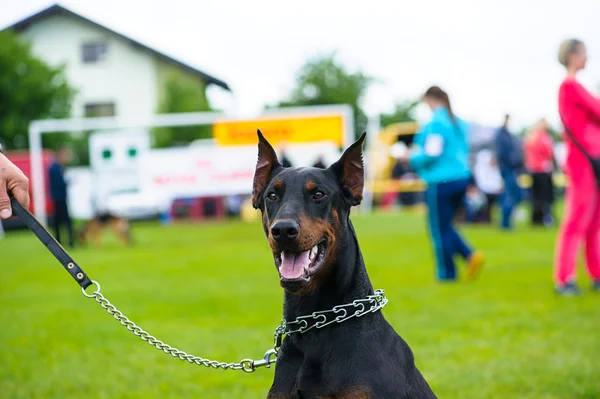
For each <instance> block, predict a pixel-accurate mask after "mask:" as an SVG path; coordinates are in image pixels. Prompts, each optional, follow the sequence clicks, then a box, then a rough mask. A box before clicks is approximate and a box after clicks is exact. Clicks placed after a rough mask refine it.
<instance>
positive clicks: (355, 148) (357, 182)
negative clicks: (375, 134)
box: [329, 132, 367, 206]
mask: <svg viewBox="0 0 600 399" xmlns="http://www.w3.org/2000/svg"><path fill="white" fill-rule="evenodd" d="M366 136H367V133H366V132H365V133H363V134H361V135H360V137H359V139H358V140H356V142H354V143H353V144H352V145H351V146H350V147H348V149H346V151H344V153H343V154H342V156H341V158H340V159H339V160H338V161H337V162H335V163H334V164H333V165H331V166H330V167H329V168H330V169H331V170H333V172H334V173H335V175H336V176H337V178H338V181H339V182H340V186H341V187H342V195H343V197H344V199H345V200H346V201H348V203H349V204H350V206H354V205H358V204H360V202H361V201H362V198H363V188H364V185H365V170H364V166H363V157H362V146H363V142H364V141H365V137H366Z"/></svg>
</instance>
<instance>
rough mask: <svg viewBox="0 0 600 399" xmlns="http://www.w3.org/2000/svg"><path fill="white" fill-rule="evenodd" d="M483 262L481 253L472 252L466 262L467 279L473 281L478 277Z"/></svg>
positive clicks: (483, 257) (483, 258)
mask: <svg viewBox="0 0 600 399" xmlns="http://www.w3.org/2000/svg"><path fill="white" fill-rule="evenodd" d="M485 260H486V259H485V256H483V254H482V253H481V252H473V254H472V255H471V257H470V258H469V259H468V262H467V279H469V280H473V279H475V278H477V276H479V273H481V269H482V268H483V264H484V263H485Z"/></svg>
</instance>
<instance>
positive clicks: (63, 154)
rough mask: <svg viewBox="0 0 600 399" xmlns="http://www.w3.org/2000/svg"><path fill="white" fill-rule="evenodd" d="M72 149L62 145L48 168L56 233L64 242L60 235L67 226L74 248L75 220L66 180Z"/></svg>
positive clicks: (57, 237)
mask: <svg viewBox="0 0 600 399" xmlns="http://www.w3.org/2000/svg"><path fill="white" fill-rule="evenodd" d="M71 157H72V153H71V149H70V148H69V147H66V146H65V147H61V148H59V149H58V150H57V151H56V160H55V161H54V162H53V163H52V165H50V168H49V169H48V178H49V183H50V198H52V202H53V203H54V233H55V237H56V240H57V241H58V242H59V243H61V244H62V241H61V237H60V228H61V226H62V225H65V227H66V228H67V233H68V236H69V237H68V238H69V246H70V247H71V248H73V246H74V245H75V240H74V237H73V222H72V221H71V216H70V215H69V207H68V205H67V200H68V198H67V181H66V180H65V174H64V166H65V165H66V164H68V163H69V162H71Z"/></svg>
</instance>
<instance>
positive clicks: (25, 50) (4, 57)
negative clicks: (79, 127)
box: [0, 30, 75, 149]
mask: <svg viewBox="0 0 600 399" xmlns="http://www.w3.org/2000/svg"><path fill="white" fill-rule="evenodd" d="M74 94H75V91H74V90H73V89H72V88H71V87H69V85H68V83H67V81H66V78H65V74H64V67H58V68H53V67H50V66H49V65H47V64H46V63H44V62H43V61H42V60H40V59H39V58H37V57H35V56H34V55H33V54H32V52H31V46H30V44H29V43H26V42H24V41H22V40H21V39H20V38H19V37H18V36H17V35H16V34H15V33H13V32H11V31H9V30H5V31H2V32H0V139H1V140H2V142H3V144H4V146H5V148H6V149H18V148H27V147H28V145H29V140H28V127H29V123H30V122H31V121H32V120H36V119H45V118H67V117H69V115H70V111H71V101H72V99H73V96H74ZM56 140H57V138H55V139H54V141H56Z"/></svg>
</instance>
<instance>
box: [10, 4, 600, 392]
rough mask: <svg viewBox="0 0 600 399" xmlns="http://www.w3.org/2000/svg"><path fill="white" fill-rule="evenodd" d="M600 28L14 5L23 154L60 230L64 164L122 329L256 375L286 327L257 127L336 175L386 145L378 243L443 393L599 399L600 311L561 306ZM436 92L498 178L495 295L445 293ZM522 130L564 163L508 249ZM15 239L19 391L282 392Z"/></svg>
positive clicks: (505, 13) (532, 8)
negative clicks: (157, 348)
mask: <svg viewBox="0 0 600 399" xmlns="http://www.w3.org/2000/svg"><path fill="white" fill-rule="evenodd" d="M599 16H600V2H598V1H593V0H572V1H559V0H551V1H548V0H546V1H542V0H530V1H528V2H517V1H516V0H505V1H495V0H494V1H486V2H482V1H475V0H456V1H452V2H447V1H441V0H440V1H433V0H431V1H420V2H392V1H380V0H375V1H371V2H368V3H360V4H359V3H356V4H353V3H349V2H342V1H337V0H336V1H328V2H323V1H313V0H307V1H305V2H302V3H301V4H300V3H298V4H289V3H284V2H277V1H271V0H258V1H253V2H242V1H229V0H219V1H216V0H215V1H213V0H205V1H201V2H192V1H182V0H171V1H160V0H155V1H137V0H131V1H126V2H124V1H116V0H104V1H94V0H88V1H83V0H81V1H77V0H72V1H63V2H60V3H58V4H55V3H53V2H49V1H42V0H21V1H18V2H16V1H7V0H0V145H1V146H2V149H3V150H4V152H5V154H6V155H7V157H8V158H9V159H10V160H12V161H13V162H14V163H15V164H16V165H17V166H19V167H20V168H21V169H22V170H23V171H24V172H25V174H27V175H28V177H29V178H30V181H31V195H32V206H31V210H32V211H33V212H35V214H36V215H37V216H38V217H39V218H40V219H41V220H43V221H44V222H45V223H47V224H48V225H49V226H53V225H54V222H55V218H56V211H57V208H56V204H55V203H54V201H53V200H52V195H53V194H52V187H51V184H50V180H51V179H52V178H51V174H52V172H51V169H52V165H53V164H55V163H56V162H57V161H58V163H59V164H61V166H64V179H65V181H66V183H67V191H68V195H67V197H66V202H67V205H68V209H69V213H70V219H72V223H73V232H72V234H71V237H70V241H71V242H70V244H72V247H73V248H72V251H73V254H74V256H75V257H76V258H77V259H78V260H79V262H80V263H81V264H82V267H83V268H84V269H85V270H86V271H88V273H90V274H91V275H92V276H94V277H95V278H96V279H98V280H100V278H102V281H101V283H103V284H105V285H103V292H104V291H106V292H105V293H106V294H107V295H108V293H110V294H111V297H114V298H116V299H115V301H117V300H118V301H119V302H118V303H119V304H122V306H123V307H124V308H125V309H123V311H125V312H126V313H128V312H127V311H129V312H131V313H132V314H133V315H135V316H138V319H139V320H140V324H142V323H143V322H146V323H145V324H144V325H145V326H148V325H149V326H151V327H154V328H155V330H156V331H151V332H152V333H154V334H156V335H159V334H162V335H163V336H166V337H163V336H159V338H160V339H163V340H167V339H169V340H171V341H175V342H176V343H177V345H180V344H181V346H186V348H182V349H187V348H190V350H192V349H193V350H198V351H199V352H200V351H203V353H201V354H202V355H204V354H206V356H214V357H218V358H219V360H221V359H220V358H222V357H229V358H231V359H225V360H227V361H230V360H231V361H233V360H238V358H240V359H241V358H244V357H248V352H249V353H250V356H251V357H252V356H261V354H262V353H263V352H264V350H266V349H267V348H268V346H269V344H270V339H271V338H270V337H271V334H272V328H274V327H275V326H276V325H277V324H278V322H279V317H280V315H281V292H280V288H279V287H278V282H277V276H276V273H275V272H274V271H273V270H272V265H271V263H270V262H272V259H270V255H269V253H268V248H267V246H266V243H265V240H264V238H263V236H262V234H263V233H262V229H261V227H260V225H259V221H258V219H259V217H260V214H259V213H257V211H255V210H253V209H252V207H251V205H250V203H249V197H250V194H251V190H252V178H253V174H254V167H255V165H256V129H261V130H262V131H263V133H265V136H266V137H267V139H268V140H269V141H270V142H271V143H272V144H273V145H274V146H275V147H276V150H277V152H278V155H279V157H280V159H285V161H286V162H289V164H290V165H293V166H311V165H320V166H325V167H326V166H328V165H329V164H331V163H332V162H334V161H335V160H336V159H337V158H338V157H339V155H340V154H341V151H342V150H343V149H344V148H345V147H347V146H348V145H349V144H351V143H352V141H353V140H354V139H355V138H356V137H358V135H359V134H360V133H362V132H363V131H367V132H368V139H367V145H366V150H365V152H366V154H365V161H366V185H365V201H364V202H363V203H362V204H361V206H360V208H359V209H358V210H357V212H355V215H354V216H353V217H354V218H355V219H356V224H357V230H358V232H359V237H360V238H361V247H362V248H363V250H364V252H365V259H366V261H367V265H368V267H369V270H370V273H371V276H372V278H373V280H374V281H375V282H376V283H380V285H385V286H382V287H381V288H385V289H386V290H387V291H388V293H389V295H388V296H389V297H390V298H391V302H390V307H389V309H388V308H386V316H387V317H388V318H389V319H390V321H391V322H392V324H394V326H395V327H396V328H397V330H398V331H399V333H400V334H401V335H403V336H404V337H405V338H406V339H407V341H408V342H409V344H411V346H412V347H413V350H414V351H415V353H416V357H417V362H418V364H419V365H420V368H421V369H422V371H423V374H424V375H425V376H426V377H427V378H428V380H429V381H430V383H431V384H432V386H433V387H434V388H436V389H435V390H436V391H437V392H439V395H440V397H445V398H451V397H457V398H458V397H461V398H462V397H470V398H493V397H506V398H508V397H515V398H516V397H518V398H596V397H598V398H600V386H599V385H598V383H597V381H598V379H597V376H598V375H600V366H599V365H598V364H597V361H595V359H597V358H598V356H600V342H599V341H598V339H597V337H598V328H600V307H599V305H600V302H599V300H600V297H599V296H596V297H590V296H584V297H582V298H577V300H576V301H575V300H574V301H571V302H563V303H559V302H557V301H556V299H555V298H554V297H553V295H552V289H551V288H552V282H551V270H552V257H553V247H554V241H555V236H556V229H557V227H556V226H557V224H558V222H559V221H560V218H561V215H562V210H563V202H562V198H563V192H564V187H565V185H566V184H568V183H567V181H566V179H565V176H564V175H563V173H562V163H563V161H564V157H565V146H564V143H563V139H562V134H561V133H562V126H561V123H560V118H559V117H558V112H557V104H558V101H557V93H558V88H559V85H560V84H561V82H562V80H563V78H564V69H563V68H562V67H561V65H560V64H559V63H558V60H557V53H558V46H559V43H560V42H561V41H562V40H563V39H566V38H570V37H576V38H579V39H581V40H583V41H584V42H585V43H586V46H587V51H588V54H589V62H588V66H587V69H586V70H585V71H583V72H582V74H581V75H580V76H579V79H580V81H581V82H582V84H583V85H584V86H586V87H587V88H588V89H590V90H591V91H592V92H594V93H596V94H600V61H599V59H600V22H599ZM431 85H439V86H441V87H443V88H444V90H446V91H447V92H448V93H449V94H450V98H451V101H452V108H453V110H454V112H455V113H456V114H457V115H458V116H460V117H461V118H463V119H464V120H465V121H467V122H468V123H469V125H470V135H469V143H470V146H471V165H472V167H473V170H474V174H475V178H476V181H477V180H478V183H480V184H478V188H477V189H476V190H475V191H473V192H470V193H469V195H468V196H467V200H466V201H465V204H464V206H463V209H462V210H461V212H460V214H459V219H460V221H461V223H464V224H465V228H466V230H465V231H466V235H467V236H469V237H472V241H473V242H474V243H476V244H477V245H478V246H479V247H481V248H482V249H483V250H484V251H485V252H486V253H487V254H488V256H489V258H490V264H489V271H488V270H486V272H485V274H484V276H483V277H482V279H481V281H479V282H478V283H477V284H476V285H472V286H466V285H457V286H454V287H442V286H439V285H438V284H436V283H435V282H434V281H433V279H432V273H433V261H432V255H431V254H430V253H431V250H430V244H429V243H428V240H427V236H426V230H427V229H426V223H425V219H424V214H425V212H424V210H425V207H424V198H423V190H424V188H425V186H424V184H423V183H422V182H421V181H420V180H419V179H418V178H417V176H416V175H415V174H414V172H413V171H412V170H411V169H410V167H408V166H407V165H406V164H404V163H402V162H400V159H401V158H402V157H403V156H404V154H405V153H406V151H407V149H408V148H409V147H410V146H411V145H412V143H413V139H414V136H415V134H416V133H417V132H418V131H419V128H420V127H421V126H423V124H424V123H426V122H427V121H428V120H429V119H430V117H431V112H430V111H429V109H428V108H427V107H426V106H424V105H423V104H420V103H419V99H420V98H421V96H422V95H423V93H424V91H425V90H426V89H427V88H428V87H429V86H431ZM505 115H510V122H509V125H508V128H509V130H510V132H511V133H512V134H513V135H514V136H515V138H516V140H518V141H519V142H525V140H526V138H527V137H528V135H529V134H530V133H532V132H535V131H539V130H543V131H545V132H546V133H548V135H549V136H550V137H551V138H552V143H553V144H552V146H553V151H554V157H555V162H554V167H553V170H552V179H553V183H554V187H553V194H554V195H555V197H556V201H554V203H553V210H552V211H548V212H547V214H544V217H543V218H542V219H541V223H533V224H534V226H530V225H531V224H532V223H530V219H535V216H534V215H533V213H535V212H536V209H534V208H535V206H534V205H535V204H532V202H531V201H530V199H531V185H532V179H531V176H530V174H529V173H528V171H527V169H526V168H523V169H522V170H521V171H520V173H519V185H520V188H521V190H522V192H523V194H524V198H526V201H524V203H523V204H522V205H521V206H520V207H519V209H518V210H517V212H516V214H515V219H516V221H517V224H518V227H517V229H516V230H515V231H512V232H511V233H510V234H508V233H504V232H501V231H500V229H499V228H498V224H499V217H498V213H499V210H498V209H496V208H497V207H496V206H495V205H494V201H495V200H496V198H497V197H498V196H500V195H502V186H501V185H500V186H498V187H496V186H493V187H490V184H487V185H486V184H485V183H486V182H488V183H489V182H490V181H491V179H494V178H495V177H496V176H497V175H498V170H497V165H496V164H495V161H494V160H493V158H494V155H493V154H495V151H496V148H495V137H496V134H497V131H498V129H499V128H500V127H501V126H502V124H503V122H504V118H505ZM67 150H68V151H67ZM530 215H531V216H530ZM107 221H108V223H107ZM120 223H124V224H126V225H127V227H126V228H123V227H122V225H121V224H120ZM0 226H1V227H0V237H2V239H0V266H1V267H0V325H1V326H2V328H1V329H0V344H1V345H2V348H3V349H2V350H1V351H0V398H79V397H81V396H80V394H79V392H78V390H77V384H78V382H76V381H79V383H80V384H82V386H84V387H86V388H88V389H89V391H88V392H87V393H86V396H88V397H98V398H129V397H131V398H138V397H147V398H151V397H161V398H167V397H168V398H170V397H173V398H176V397H188V396H194V395H196V396H200V395H205V396H204V397H211V398H213V397H214V398H220V397H223V398H224V397H248V398H250V397H264V396H265V395H266V392H267V390H268V387H269V385H270V380H271V379H272V371H270V370H261V371H259V372H257V373H256V374H260V376H258V377H257V376H256V375H251V376H247V375H243V376H237V375H233V373H231V374H230V373H225V372H223V371H219V370H194V369H193V367H191V366H189V365H179V364H175V360H170V359H168V358H166V359H163V358H162V357H160V354H159V353H156V354H155V353H152V351H151V350H149V348H147V347H146V346H144V345H141V344H140V343H137V342H135V341H134V339H133V338H132V337H129V336H127V333H126V332H125V331H124V330H123V331H121V329H122V328H121V329H120V328H119V326H118V325H113V324H116V323H114V322H111V319H110V318H109V317H107V316H106V315H103V314H102V313H101V312H102V311H101V309H100V308H98V309H95V308H92V309H90V307H92V305H91V303H89V302H86V301H83V300H81V299H80V298H79V297H78V296H77V295H78V294H77V292H75V288H76V287H74V286H72V283H70V282H69V281H68V277H67V276H66V275H64V273H63V272H61V271H60V270H59V267H58V264H57V263H56V262H55V261H54V260H53V259H51V258H50V257H49V255H48V254H47V253H46V252H45V250H44V248H43V246H42V245H41V244H39V243H38V242H37V241H36V240H35V238H34V237H33V236H32V235H31V234H30V233H29V232H27V231H25V230H24V229H23V227H24V226H23V225H22V223H21V222H20V220H19V219H18V218H16V217H13V218H12V219H9V220H6V221H3V222H2V223H1V224H0ZM113 232H114V233H115V234H112V233H113ZM123 232H126V234H123ZM68 235H69V234H68V233H67V236H68ZM63 237H64V236H63ZM132 242H133V243H134V245H133V246H131V247H129V246H128V245H127V244H130V243H132ZM233 248H235V250H234V251H232V249H233ZM232 252H233V253H232ZM14 264H17V265H18V266H19V267H14V266H12V265H14ZM96 276H98V277H96ZM128 278H130V279H128ZM33 280H35V282H32V281H33ZM184 282H185V284H184ZM376 285H377V284H376ZM104 287H106V288H104ZM448 302H453V303H454V304H456V305H451V306H452V307H453V308H454V307H456V309H453V314H451V315H450V314H448V312H447V305H446V304H447V303H448ZM69 315H71V316H72V317H69ZM73 316H74V317H73ZM144 325H143V326H144ZM148 328H150V327H148ZM573 330H576V331H573ZM198 341H201V342H200V343H199V342H198ZM130 344H131V345H130ZM174 345H175V344H174ZM159 357H160V358H159ZM163 357H164V356H163ZM99 359H100V361H99ZM109 364H110V365H112V367H110V368H108V365H109ZM71 373H74V375H75V376H76V377H77V378H76V379H75V378H73V377H72V375H73V374H71ZM221 373H223V374H224V375H221ZM68 375H69V376H71V377H69V378H67V376H68ZM107 377H109V378H110V379H111V380H110V381H111V382H110V383H109V384H107V382H106V381H107ZM178 379H180V381H177V380H178Z"/></svg>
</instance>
